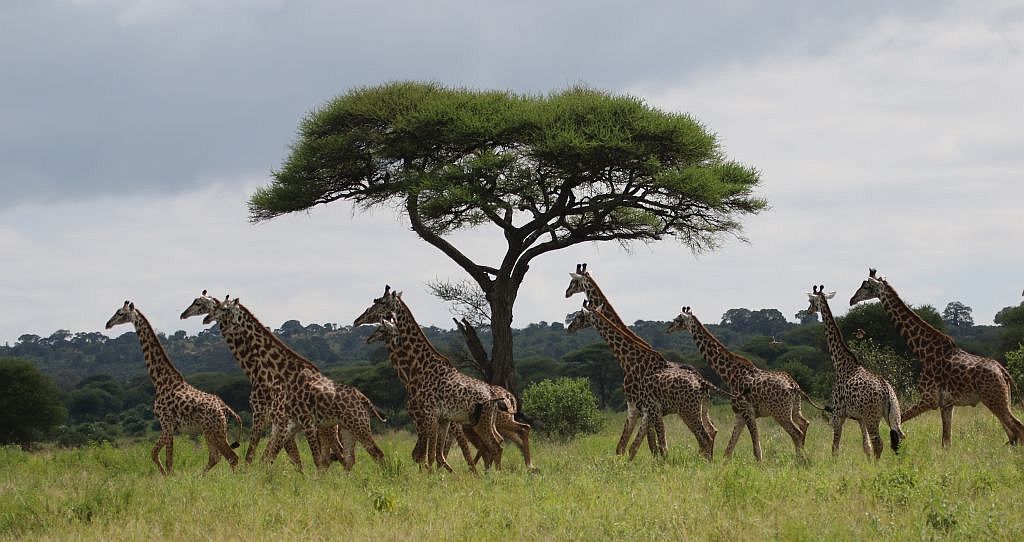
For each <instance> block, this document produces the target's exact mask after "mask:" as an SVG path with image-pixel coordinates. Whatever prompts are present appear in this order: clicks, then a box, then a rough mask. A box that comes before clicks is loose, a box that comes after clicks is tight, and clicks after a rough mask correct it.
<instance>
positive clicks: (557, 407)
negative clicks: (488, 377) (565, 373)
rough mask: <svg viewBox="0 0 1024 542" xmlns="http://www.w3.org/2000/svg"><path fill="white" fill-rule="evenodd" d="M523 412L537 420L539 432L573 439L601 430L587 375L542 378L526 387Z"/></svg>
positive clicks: (599, 416) (601, 422) (598, 414)
mask: <svg viewBox="0 0 1024 542" xmlns="http://www.w3.org/2000/svg"><path fill="white" fill-rule="evenodd" d="M523 412H529V413H530V416H531V417H532V418H533V419H535V420H537V428H536V429H537V432H538V433H540V434H542V435H546V436H548V437H552V438H556V439H571V438H574V437H576V436H579V435H590V434H593V433H597V432H598V431H600V430H601V426H602V425H603V418H602V417H601V412H600V411H599V410H598V408H597V400H596V399H595V398H594V394H593V393H591V391H590V383H589V382H588V381H587V379H586V378H558V379H556V380H543V381H541V382H538V383H536V384H534V385H532V386H530V387H528V388H526V389H525V390H523Z"/></svg>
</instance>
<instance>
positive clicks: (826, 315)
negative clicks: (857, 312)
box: [818, 298, 860, 376]
mask: <svg viewBox="0 0 1024 542" xmlns="http://www.w3.org/2000/svg"><path fill="white" fill-rule="evenodd" d="M819 302H820V304H819V305H818V308H819V310H820V312H821V320H822V322H823V323H824V325H825V342H826V343H827V344H828V353H829V356H831V357H832V364H833V366H835V370H836V376H843V375H847V374H850V373H851V372H853V370H854V369H856V368H857V367H858V365H860V364H859V363H858V362H857V357H856V356H854V355H853V352H851V351H850V348H849V347H847V346H846V341H844V340H843V332H842V331H840V330H839V325H838V324H836V319H835V318H834V317H833V316H832V309H831V308H829V306H828V301H827V300H826V299H824V298H820V299H819Z"/></svg>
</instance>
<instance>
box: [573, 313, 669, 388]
mask: <svg viewBox="0 0 1024 542" xmlns="http://www.w3.org/2000/svg"><path fill="white" fill-rule="evenodd" d="M590 314H592V315H593V316H594V318H593V322H594V328H595V329H596V330H597V332H598V333H599V334H600V335H601V338H603V339H604V341H605V342H606V343H608V346H609V347H610V348H611V349H612V353H613V354H615V359H617V360H618V361H619V365H621V366H622V371H623V372H624V373H626V374H627V375H636V374H642V373H646V372H648V371H651V370H655V369H662V368H665V367H667V366H668V363H667V362H666V361H665V360H664V358H662V357H661V356H660V355H659V354H658V353H657V352H655V351H653V350H651V349H649V348H644V347H643V346H641V345H640V344H638V343H637V342H636V341H635V340H633V338H632V337H630V336H629V335H627V334H626V333H625V332H624V331H623V330H622V328H621V327H619V326H617V325H615V324H614V323H613V322H612V321H611V320H610V319H608V318H607V317H605V316H604V315H603V314H601V313H599V312H592V313H590Z"/></svg>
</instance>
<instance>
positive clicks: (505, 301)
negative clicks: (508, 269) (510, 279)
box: [487, 284, 519, 397]
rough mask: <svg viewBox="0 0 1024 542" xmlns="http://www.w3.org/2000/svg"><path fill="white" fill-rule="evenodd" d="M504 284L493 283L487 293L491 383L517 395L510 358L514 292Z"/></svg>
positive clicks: (513, 365)
mask: <svg viewBox="0 0 1024 542" xmlns="http://www.w3.org/2000/svg"><path fill="white" fill-rule="evenodd" d="M509 290H511V288H509V287H508V286H506V287H505V288H501V287H499V286H498V284H495V287H494V289H493V290H491V291H490V292H488V293H487V301H488V303H490V305H491V336H492V338H493V341H494V342H493V344H492V346H491V367H492V370H493V373H492V374H493V377H492V380H491V383H492V384H497V385H499V386H501V387H503V388H505V389H507V390H508V391H510V392H512V393H513V394H515V395H516V397H518V396H519V394H518V393H517V392H516V389H515V374H516V373H515V362H514V361H513V359H512V304H513V303H514V302H515V293H514V292H512V291H509Z"/></svg>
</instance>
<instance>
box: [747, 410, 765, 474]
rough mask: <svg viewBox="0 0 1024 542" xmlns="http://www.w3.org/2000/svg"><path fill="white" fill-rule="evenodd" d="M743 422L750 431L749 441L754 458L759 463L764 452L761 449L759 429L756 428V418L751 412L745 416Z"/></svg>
mask: <svg viewBox="0 0 1024 542" xmlns="http://www.w3.org/2000/svg"><path fill="white" fill-rule="evenodd" d="M745 422H746V425H747V430H748V431H750V443H751V444H752V445H753V447H754V458H755V459H757V462H758V463H760V462H761V460H762V459H763V458H764V453H763V452H762V451H761V431H760V430H758V428H757V418H755V417H754V415H753V414H752V413H751V414H748V415H747V416H746V419H745Z"/></svg>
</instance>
